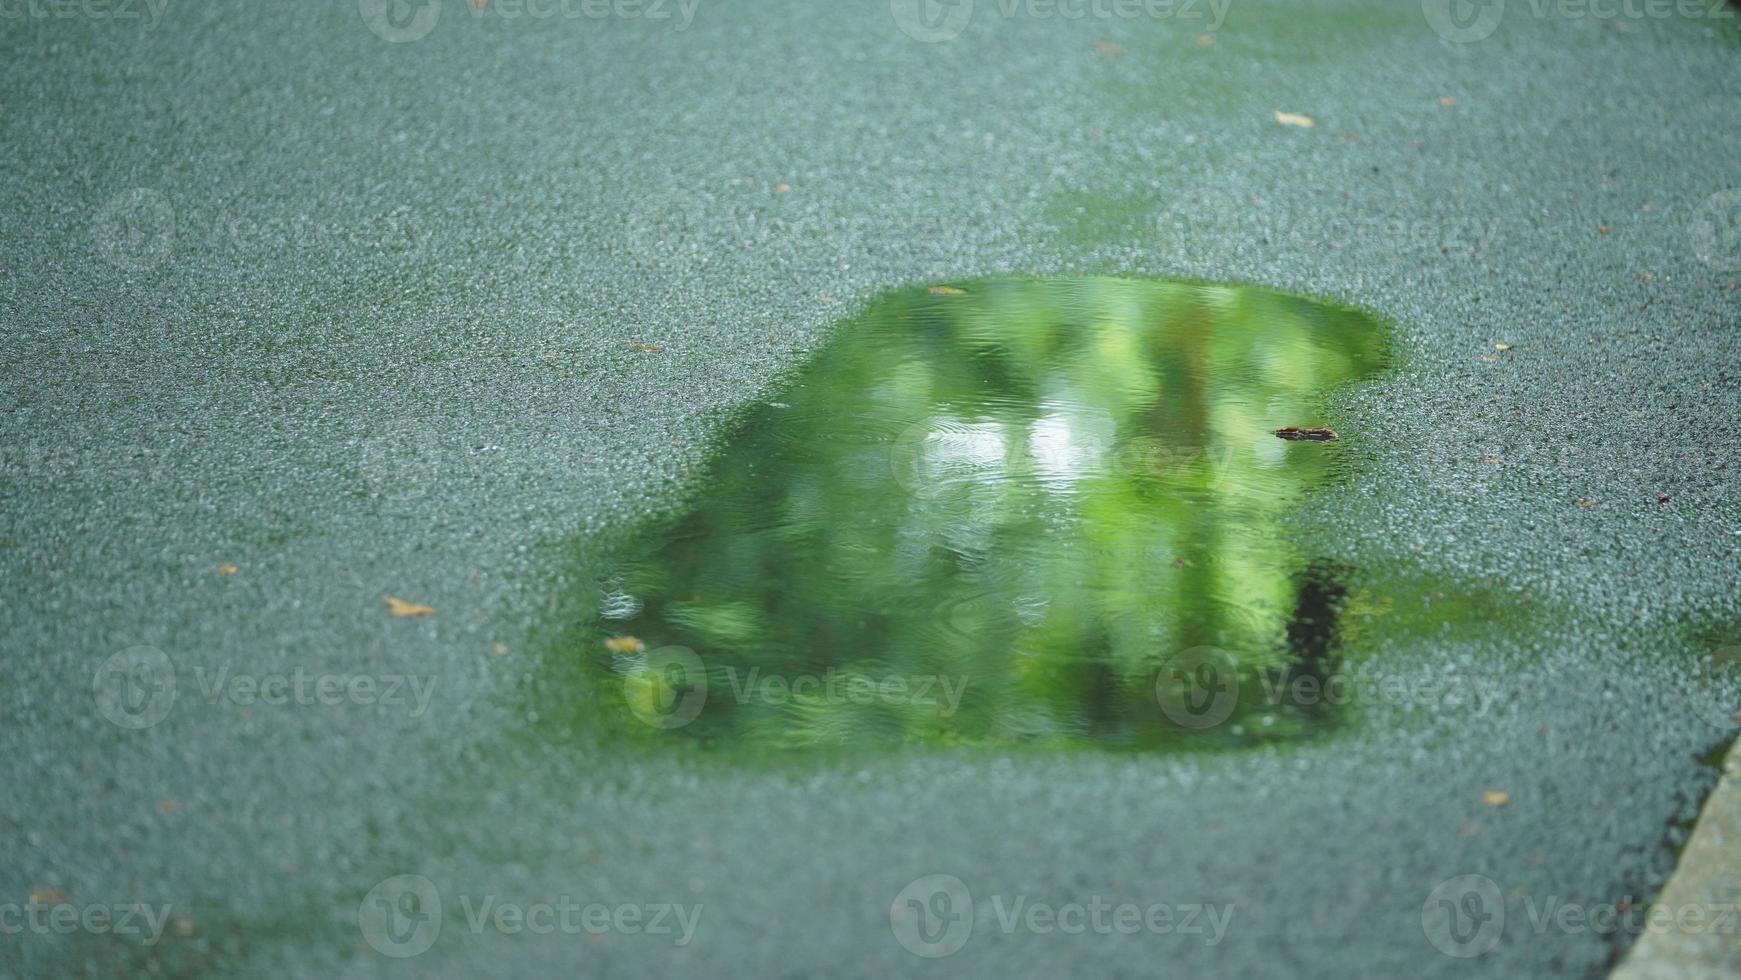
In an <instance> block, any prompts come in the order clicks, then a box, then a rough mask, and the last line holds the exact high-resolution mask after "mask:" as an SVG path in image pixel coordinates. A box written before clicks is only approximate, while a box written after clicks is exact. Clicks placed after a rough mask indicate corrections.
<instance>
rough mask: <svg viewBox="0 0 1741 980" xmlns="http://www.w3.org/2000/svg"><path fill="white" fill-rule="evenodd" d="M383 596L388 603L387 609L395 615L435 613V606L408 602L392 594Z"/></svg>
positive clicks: (428, 614)
mask: <svg viewBox="0 0 1741 980" xmlns="http://www.w3.org/2000/svg"><path fill="white" fill-rule="evenodd" d="M381 598H382V599H383V600H385V601H386V603H387V611H388V612H390V613H392V614H393V615H395V616H433V615H435V607H434V606H425V605H423V604H421V603H416V602H406V601H405V600H404V599H397V598H394V597H393V596H390V595H384V596H382V597H381Z"/></svg>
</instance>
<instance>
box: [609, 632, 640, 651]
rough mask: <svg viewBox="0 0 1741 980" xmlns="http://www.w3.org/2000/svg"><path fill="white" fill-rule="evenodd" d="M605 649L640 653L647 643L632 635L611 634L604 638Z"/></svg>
mask: <svg viewBox="0 0 1741 980" xmlns="http://www.w3.org/2000/svg"><path fill="white" fill-rule="evenodd" d="M605 649H606V650H609V651H610V652H612V653H640V652H641V651H642V650H645V649H647V645H646V644H645V643H642V642H641V641H640V640H639V639H637V638H636V637H633V636H612V637H607V638H606V639H605Z"/></svg>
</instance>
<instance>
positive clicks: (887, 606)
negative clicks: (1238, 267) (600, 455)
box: [571, 279, 1384, 748]
mask: <svg viewBox="0 0 1741 980" xmlns="http://www.w3.org/2000/svg"><path fill="white" fill-rule="evenodd" d="M1383 349H1384V331H1383V329H1382V326H1381V325H1380V323H1378V322H1377V321H1376V320H1374V319H1373V318H1371V317H1369V316H1367V315H1365V314H1362V313H1359V312H1356V311H1353V310H1348V309H1343V308H1339V307H1334V306H1328V305H1324V304H1320V303H1315V302H1311V301H1308V300H1304V299H1300V298H1297V297H1292V296H1287V295H1283V294H1279V293H1275V292H1271V291H1267V290H1260V289H1253V288H1236V287H1224V286H1202V285H1192V284H1183V283H1169V282H1157V281H1138V280H1119V279H1086V280H1056V281H1053V280H984V281H978V282H971V283H962V284H960V285H959V286H958V287H942V288H935V287H934V288H932V289H929V290H927V289H916V290H909V291H903V292H900V293H896V294H893V295H890V296H888V297H886V298H884V299H883V300H881V301H879V302H878V303H876V304H875V305H874V306H873V307H872V308H871V309H870V310H868V311H867V312H866V313H864V314H863V315H862V316H860V317H858V318H857V319H855V320H854V321H853V322H851V323H849V324H847V325H844V326H843V327H842V329H841V330H840V331H839V333H838V336H837V339H836V340H835V341H834V342H833V343H832V344H831V345H830V346H829V347H828V348H827V349H826V350H824V351H823V352H822V353H821V354H820V355H819V356H818V357H817V358H816V359H815V360H814V361H813V362H812V363H811V364H809V365H808V366H807V367H805V368H804V369H803V370H802V371H801V372H800V373H799V374H798V375H797V376H796V377H795V378H793V379H792V381H791V382H790V383H788V384H787V385H786V386H785V387H784V388H783V390H782V391H781V392H780V393H779V394H777V395H775V396H774V397H773V399H772V400H771V401H770V402H768V403H767V404H765V405H761V406H758V407H756V408H754V409H752V410H750V411H749V412H748V413H747V414H746V416H745V417H743V419H742V420H741V421H740V422H739V424H737V426H736V427H735V429H734V430H733V433H732V434H731V435H730V436H729V437H728V438H727V439H726V441H725V442H724V443H723V444H722V448H721V450H720V452H719V454H718V455H717V457H716V458H715V459H714V460H713V461H712V463H711V464H710V467H709V469H708V475H707V478H706V479H705V480H704V481H702V482H701V483H700V485H699V487H698V489H697V493H696V499H695V503H694V504H693V506H692V507H690V508H689V510H688V511H687V513H685V514H684V515H683V516H682V517H680V518H679V519H677V520H676V521H675V522H673V523H670V524H667V525H662V526H658V527H655V528H650V529H648V531H647V532H646V533H645V534H644V536H642V537H641V538H640V539H639V540H638V541H636V542H634V543H633V544H632V545H631V546H630V547H629V548H627V549H626V550H625V551H624V552H623V553H622V561H621V563H620V564H619V565H618V566H617V567H616V568H615V569H613V570H612V573H611V574H610V575H609V576H607V579H608V581H607V583H606V585H605V586H604V589H603V592H604V596H603V599H602V601H601V602H600V603H599V605H598V615H597V617H596V620H595V621H594V622H593V624H592V625H591V626H590V627H589V628H588V631H587V632H586V636H585V637H584V638H583V639H582V640H581V641H580V643H579V648H580V652H579V654H578V655H579V656H580V657H581V658H582V660H583V662H584V663H585V664H586V665H587V666H586V667H585V670H586V672H587V674H588V676H589V677H590V678H591V679H592V683H593V685H594V686H595V688H596V690H597V691H599V692H600V694H599V698H598V706H599V707H600V708H601V709H602V712H603V714H604V715H605V716H606V717H607V718H608V719H609V724H610V725H611V727H613V728H615V729H617V730H619V732H620V733H622V734H633V735H636V736H639V737H643V738H645V737H654V738H685V739H700V740H704V741H729V742H732V743H736V744H741V745H748V746H805V745H818V744H829V743H847V744H862V743H891V742H909V741H920V742H926V741H941V742H963V743H973V744H1004V745H1013V744H1064V743H1077V744H1089V743H1093V744H1101V745H1106V746H1114V747H1128V748H1149V747H1156V746H1162V745H1180V744H1193V745H1238V744H1246V743H1251V742H1255V741H1264V740H1271V739H1280V738H1288V737H1293V736H1298V735H1300V734H1303V733H1308V732H1311V731H1313V730H1317V729H1320V728H1322V727H1323V726H1326V725H1329V724H1333V723H1334V720H1335V719H1334V712H1333V710H1331V709H1326V708H1323V707H1322V706H1321V704H1297V703H1294V701H1293V700H1292V699H1289V700H1287V701H1286V702H1285V703H1282V704H1278V703H1276V699H1274V698H1273V697H1269V696H1266V694H1265V692H1266V690H1267V691H1271V692H1273V691H1274V690H1275V689H1276V687H1277V686H1278V685H1296V686H1297V685H1300V684H1309V683H1311V681H1312V679H1314V678H1316V679H1317V680H1318V681H1322V680H1323V679H1324V678H1325V677H1326V676H1327V675H1328V674H1329V673H1330V671H1331V670H1332V661H1333V658H1334V657H1335V655H1336V654H1335V633H1336V617H1337V611H1338V609H1339V608H1340V607H1341V605H1342V603H1343V598H1344V597H1343V589H1342V586H1341V585H1340V584H1339V581H1338V579H1339V576H1338V574H1337V570H1336V569H1335V568H1334V567H1333V566H1331V565H1328V564H1325V563H1321V562H1317V563H1315V562H1311V561H1309V560H1307V559H1308V557H1309V556H1304V555H1301V554H1300V553H1298V552H1297V551H1296V550H1295V548H1294V547H1293V546H1292V545H1290V534H1289V526H1288V525H1289V521H1290V518H1291V516H1292V515H1294V514H1296V513H1298V509H1299V508H1300V506H1301V503H1302V498H1303V494H1304V493H1305V491H1307V490H1308V489H1310V488H1313V487H1315V486H1319V485H1322V484H1324V483H1325V482H1326V480H1327V479H1328V478H1330V477H1332V476H1333V474H1334V470H1335V468H1336V466H1337V465H1338V462H1337V461H1338V459H1339V458H1342V457H1343V455H1344V454H1345V453H1346V452H1347V449H1348V445H1349V443H1348V441H1341V442H1329V443H1310V442H1288V441H1283V440H1281V439H1278V438H1276V436H1275V434H1274V431H1275V430H1276V429H1278V428H1281V427H1284V426H1313V425H1324V424H1326V423H1327V422H1328V421H1329V420H1327V419H1325V418H1324V417H1323V414H1322V411H1323V405H1324V402H1325V398H1326V395H1327V394H1328V393H1329V392H1331V391H1332V390H1333V389H1334V388H1336V387H1337V386H1338V385H1342V384H1345V383H1347V382H1350V381H1354V380H1357V379H1359V378H1363V377H1367V376H1369V375H1371V374H1373V373H1374V372H1376V371H1378V370H1380V369H1381V368H1382V366H1383ZM1355 435H1356V436H1357V434H1355ZM607 644H608V645H607ZM571 653H572V647H571Z"/></svg>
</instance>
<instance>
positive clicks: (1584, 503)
mask: <svg viewBox="0 0 1741 980" xmlns="http://www.w3.org/2000/svg"><path fill="white" fill-rule="evenodd" d="M1573 502H1574V503H1576V504H1577V505H1578V506H1579V507H1583V508H1584V509H1586V510H1588V509H1589V508H1591V507H1594V506H1596V505H1597V504H1599V503H1601V502H1602V501H1600V500H1591V499H1590V498H1589V497H1581V498H1579V499H1578V500H1576V501H1573Z"/></svg>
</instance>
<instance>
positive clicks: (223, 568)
mask: <svg viewBox="0 0 1741 980" xmlns="http://www.w3.org/2000/svg"><path fill="white" fill-rule="evenodd" d="M239 571H241V569H240V568H237V567H236V566H234V565H219V566H218V574H219V575H234V574H236V573H237V572H239Z"/></svg>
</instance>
